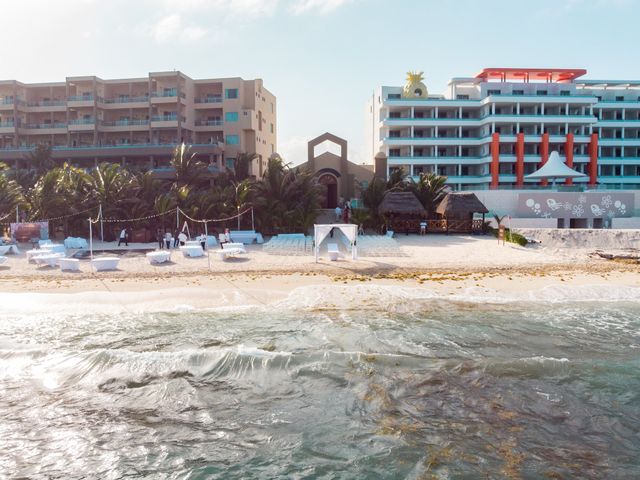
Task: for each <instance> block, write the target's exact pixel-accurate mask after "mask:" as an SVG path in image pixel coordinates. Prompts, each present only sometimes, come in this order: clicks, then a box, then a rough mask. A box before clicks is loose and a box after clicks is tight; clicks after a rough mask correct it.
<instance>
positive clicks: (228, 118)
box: [224, 112, 238, 122]
mask: <svg viewBox="0 0 640 480" xmlns="http://www.w3.org/2000/svg"><path fill="white" fill-rule="evenodd" d="M224 120H225V122H237V121H238V112H226V113H225V114H224Z"/></svg>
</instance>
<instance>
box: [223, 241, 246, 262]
mask: <svg viewBox="0 0 640 480" xmlns="http://www.w3.org/2000/svg"><path fill="white" fill-rule="evenodd" d="M245 253H247V251H246V250H245V248H244V245H243V244H242V243H225V244H223V245H222V250H218V256H219V257H220V259H221V260H226V259H227V258H229V257H235V256H237V255H243V254H245Z"/></svg>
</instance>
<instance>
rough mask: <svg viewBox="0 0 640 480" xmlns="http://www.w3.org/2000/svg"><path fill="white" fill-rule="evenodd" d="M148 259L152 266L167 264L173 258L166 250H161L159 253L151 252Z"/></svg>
mask: <svg viewBox="0 0 640 480" xmlns="http://www.w3.org/2000/svg"><path fill="white" fill-rule="evenodd" d="M147 258H148V259H149V263H150V264H151V265H153V264H154V263H155V264H159V263H165V262H168V261H169V259H170V258H171V253H170V252H167V251H165V250H160V251H159V252H149V253H147Z"/></svg>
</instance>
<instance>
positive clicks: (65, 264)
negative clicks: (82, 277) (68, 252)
mask: <svg viewBox="0 0 640 480" xmlns="http://www.w3.org/2000/svg"><path fill="white" fill-rule="evenodd" d="M58 265H60V270H62V271H64V270H67V271H70V272H79V271H80V260H78V259H77V258H65V257H61V258H59V259H58Z"/></svg>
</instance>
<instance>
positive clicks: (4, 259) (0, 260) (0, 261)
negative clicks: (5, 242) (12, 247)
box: [0, 255, 8, 265]
mask: <svg viewBox="0 0 640 480" xmlns="http://www.w3.org/2000/svg"><path fill="white" fill-rule="evenodd" d="M7 260H8V258H7V257H5V256H4V255H0V265H3V264H5V263H7Z"/></svg>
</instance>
